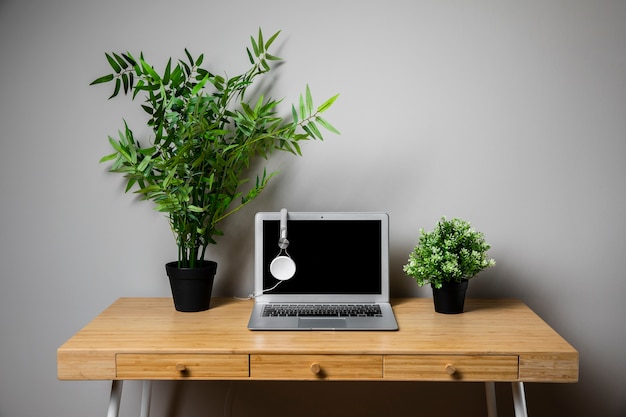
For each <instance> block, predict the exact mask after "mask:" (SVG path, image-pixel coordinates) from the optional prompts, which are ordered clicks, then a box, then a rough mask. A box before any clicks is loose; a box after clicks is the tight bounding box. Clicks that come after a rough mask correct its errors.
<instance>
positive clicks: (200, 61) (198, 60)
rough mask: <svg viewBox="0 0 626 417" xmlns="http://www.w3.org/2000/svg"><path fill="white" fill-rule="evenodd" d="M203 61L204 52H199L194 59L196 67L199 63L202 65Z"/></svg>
mask: <svg viewBox="0 0 626 417" xmlns="http://www.w3.org/2000/svg"><path fill="white" fill-rule="evenodd" d="M203 61H204V54H200V56H199V57H198V59H196V67H199V66H200V65H202V62H203Z"/></svg>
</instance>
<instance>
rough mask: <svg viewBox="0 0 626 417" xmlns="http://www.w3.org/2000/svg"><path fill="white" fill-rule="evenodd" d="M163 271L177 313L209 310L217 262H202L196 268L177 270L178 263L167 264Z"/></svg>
mask: <svg viewBox="0 0 626 417" xmlns="http://www.w3.org/2000/svg"><path fill="white" fill-rule="evenodd" d="M165 271H166V272H167V276H168V277H169V279H170V287H171V289H172V298H173V299H174V307H175V308H176V310H177V311H184V312H196V311H204V310H208V309H209V307H210V304H211V292H212V291H213V280H214V278H215V271H217V262H213V261H202V263H201V264H200V266H198V267H196V268H179V267H178V262H176V261H174V262H168V263H167V264H165Z"/></svg>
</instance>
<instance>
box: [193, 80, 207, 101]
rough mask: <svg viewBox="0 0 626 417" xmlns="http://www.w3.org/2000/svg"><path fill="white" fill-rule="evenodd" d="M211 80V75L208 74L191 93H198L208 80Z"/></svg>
mask: <svg viewBox="0 0 626 417" xmlns="http://www.w3.org/2000/svg"><path fill="white" fill-rule="evenodd" d="M208 80H209V76H208V75H206V76H205V77H204V78H203V79H202V80H200V82H199V83H198V84H196V85H195V86H194V87H193V89H192V90H191V95H192V96H195V95H197V94H198V93H199V92H200V90H202V89H203V88H204V85H205V84H206V82H207V81H208Z"/></svg>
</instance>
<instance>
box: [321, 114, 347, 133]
mask: <svg viewBox="0 0 626 417" xmlns="http://www.w3.org/2000/svg"><path fill="white" fill-rule="evenodd" d="M315 121H316V122H318V123H319V124H321V125H322V126H323V127H324V129H326V130H328V131H330V132H333V133H336V134H338V135H341V133H340V132H339V131H338V130H337V129H335V127H334V126H333V125H331V124H330V123H328V121H327V120H326V119H323V118H321V117H320V116H317V117H316V118H315Z"/></svg>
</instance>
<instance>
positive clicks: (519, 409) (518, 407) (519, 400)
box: [511, 382, 528, 417]
mask: <svg viewBox="0 0 626 417" xmlns="http://www.w3.org/2000/svg"><path fill="white" fill-rule="evenodd" d="M511 385H512V387H513V407H514V408H515V417H528V411H527V410H526V394H524V383H523V382H512V383H511Z"/></svg>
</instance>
